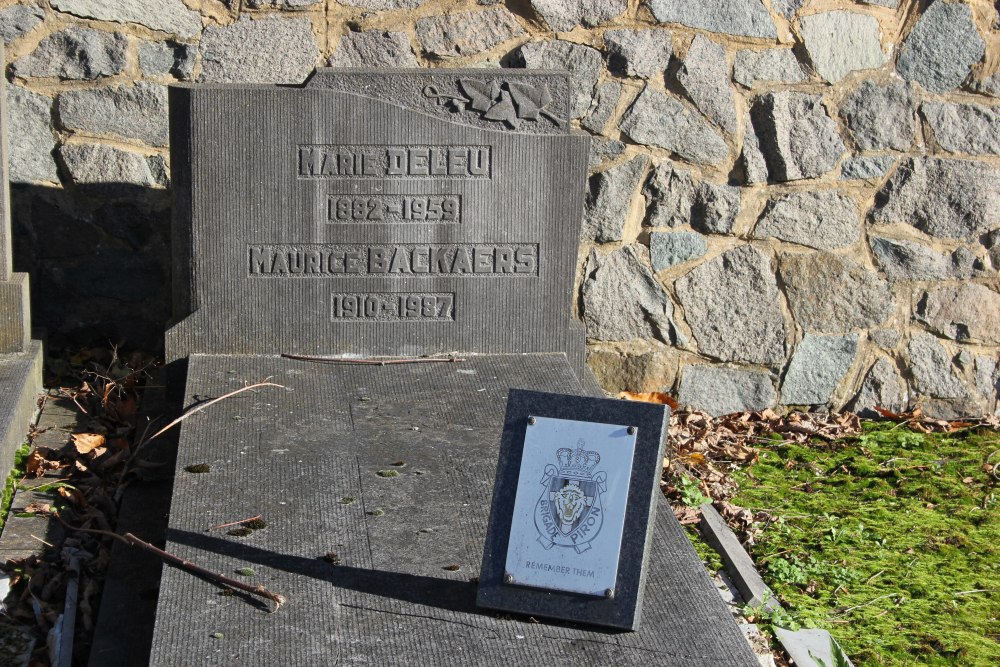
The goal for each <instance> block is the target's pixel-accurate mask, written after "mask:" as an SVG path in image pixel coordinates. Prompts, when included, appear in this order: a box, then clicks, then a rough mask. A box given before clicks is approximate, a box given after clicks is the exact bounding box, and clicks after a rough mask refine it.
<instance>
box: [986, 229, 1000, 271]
mask: <svg viewBox="0 0 1000 667" xmlns="http://www.w3.org/2000/svg"><path fill="white" fill-rule="evenodd" d="M982 242H983V247H985V248H986V252H987V254H988V255H989V257H990V262H991V263H992V264H993V269H994V270H996V271H1000V229H995V230H993V231H992V232H990V233H989V234H987V235H986V236H985V237H983V239H982Z"/></svg>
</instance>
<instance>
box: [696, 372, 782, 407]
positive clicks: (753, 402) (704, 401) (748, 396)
mask: <svg viewBox="0 0 1000 667" xmlns="http://www.w3.org/2000/svg"><path fill="white" fill-rule="evenodd" d="M677 400H678V402H679V403H680V404H681V405H688V406H691V407H692V408H693V409H695V410H704V411H705V412H707V413H708V414H710V415H712V416H720V415H727V414H731V413H734V412H745V411H758V410H764V409H765V408H770V407H773V406H774V404H775V401H777V394H776V393H775V391H774V384H773V383H772V382H771V378H770V376H769V375H768V374H767V373H764V372H761V371H755V370H749V369H743V368H732V367H727V366H703V365H702V366H685V367H684V368H682V369H681V388H680V392H679V393H678V395H677Z"/></svg>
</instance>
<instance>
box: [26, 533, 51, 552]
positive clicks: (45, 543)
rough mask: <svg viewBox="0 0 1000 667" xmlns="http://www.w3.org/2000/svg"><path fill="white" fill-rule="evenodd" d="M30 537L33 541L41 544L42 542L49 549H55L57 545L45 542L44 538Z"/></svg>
mask: <svg viewBox="0 0 1000 667" xmlns="http://www.w3.org/2000/svg"><path fill="white" fill-rule="evenodd" d="M28 537H30V538H31V539H33V540H38V541H39V542H41V543H42V544H44V545H45V546H47V547H52V548H53V549H55V545H54V544H50V543H49V542H46V541H45V540H43V539H42V538H40V537H38V536H37V535H29V536H28Z"/></svg>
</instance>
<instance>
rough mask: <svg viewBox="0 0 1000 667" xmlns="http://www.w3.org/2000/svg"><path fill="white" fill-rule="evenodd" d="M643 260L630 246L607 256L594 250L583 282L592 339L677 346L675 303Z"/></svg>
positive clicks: (584, 301) (588, 332) (584, 314)
mask: <svg viewBox="0 0 1000 667" xmlns="http://www.w3.org/2000/svg"><path fill="white" fill-rule="evenodd" d="M643 259H644V258H643V257H642V256H641V255H640V252H639V251H638V250H637V249H636V246H631V245H629V246H625V247H623V248H619V249H618V250H614V251H612V252H610V253H608V254H607V255H602V254H600V253H598V252H597V251H596V250H592V251H591V253H590V257H589V258H588V260H587V266H586V269H585V273H584V283H583V321H584V323H585V324H586V325H587V337H588V338H592V339H594V340H633V339H640V340H649V339H651V338H655V339H657V340H661V341H663V342H665V343H675V342H677V341H678V338H679V334H678V332H677V330H676V326H675V324H674V319H673V318H674V304H673V302H672V301H671V300H670V297H669V296H667V293H666V291H665V290H664V289H663V286H662V285H660V283H659V282H657V280H656V277H655V276H654V275H653V274H652V272H651V271H650V270H649V268H647V266H646V263H645V262H644V261H643ZM623 306H624V307H623Z"/></svg>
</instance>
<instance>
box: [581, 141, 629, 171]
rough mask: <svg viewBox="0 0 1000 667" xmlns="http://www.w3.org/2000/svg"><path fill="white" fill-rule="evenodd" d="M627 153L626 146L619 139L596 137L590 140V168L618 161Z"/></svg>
mask: <svg viewBox="0 0 1000 667" xmlns="http://www.w3.org/2000/svg"><path fill="white" fill-rule="evenodd" d="M624 151H625V144H623V143H622V142H620V141H618V140H617V139H608V138H606V137H594V138H593V139H591V140H590V166H591V167H598V166H600V165H602V164H603V163H605V162H610V161H612V160H614V159H616V158H617V157H618V156H619V155H621V154H622V153H623V152H624Z"/></svg>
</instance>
